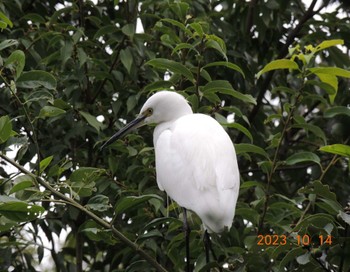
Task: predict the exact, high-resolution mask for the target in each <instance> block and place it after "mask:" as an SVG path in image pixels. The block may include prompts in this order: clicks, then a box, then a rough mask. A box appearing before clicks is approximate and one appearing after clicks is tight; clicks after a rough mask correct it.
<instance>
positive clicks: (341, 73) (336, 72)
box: [309, 67, 350, 78]
mask: <svg viewBox="0 0 350 272" xmlns="http://www.w3.org/2000/svg"><path fill="white" fill-rule="evenodd" d="M309 71H310V72H311V73H313V74H315V75H317V76H319V74H326V75H333V76H337V77H345V78H350V71H348V70H345V69H342V68H339V67H315V68H309Z"/></svg>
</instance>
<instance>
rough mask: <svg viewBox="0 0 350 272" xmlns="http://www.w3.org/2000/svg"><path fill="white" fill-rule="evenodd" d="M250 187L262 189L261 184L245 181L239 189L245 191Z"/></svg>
mask: <svg viewBox="0 0 350 272" xmlns="http://www.w3.org/2000/svg"><path fill="white" fill-rule="evenodd" d="M251 187H263V184H262V183H261V182H257V181H245V182H243V183H242V184H241V186H240V188H241V189H246V188H251Z"/></svg>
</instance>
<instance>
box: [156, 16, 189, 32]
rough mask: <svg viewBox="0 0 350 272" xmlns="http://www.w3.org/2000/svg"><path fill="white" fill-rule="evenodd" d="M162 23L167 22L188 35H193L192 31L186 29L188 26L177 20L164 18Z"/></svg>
mask: <svg viewBox="0 0 350 272" xmlns="http://www.w3.org/2000/svg"><path fill="white" fill-rule="evenodd" d="M161 21H162V22H167V23H170V24H172V25H173V26H177V27H178V28H180V29H181V30H183V31H184V32H185V33H186V34H187V35H192V33H191V31H190V30H189V29H188V28H186V26H185V25H184V24H182V23H180V22H178V21H176V20H173V19H169V18H164V19H161Z"/></svg>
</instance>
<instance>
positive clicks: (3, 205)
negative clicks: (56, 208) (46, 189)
mask: <svg viewBox="0 0 350 272" xmlns="http://www.w3.org/2000/svg"><path fill="white" fill-rule="evenodd" d="M2 199H3V198H2ZM2 199H0V214H2V215H3V216H5V217H6V218H8V219H10V220H13V221H17V222H27V221H31V220H34V219H36V218H37V217H38V216H40V215H41V214H42V213H43V212H44V211H45V209H44V208H43V207H41V206H38V205H33V204H29V203H26V202H22V201H18V200H15V201H5V202H4V201H2Z"/></svg>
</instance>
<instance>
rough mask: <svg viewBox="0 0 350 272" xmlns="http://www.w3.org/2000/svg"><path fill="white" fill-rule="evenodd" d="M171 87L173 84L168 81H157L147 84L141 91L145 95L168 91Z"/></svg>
mask: <svg viewBox="0 0 350 272" xmlns="http://www.w3.org/2000/svg"><path fill="white" fill-rule="evenodd" d="M172 86H173V83H172V82H170V81H165V80H159V81H155V82H152V83H150V84H148V85H147V86H146V87H145V88H144V89H143V91H144V92H146V93H149V92H152V91H160V90H165V89H168V90H170V88H171V87H172Z"/></svg>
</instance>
